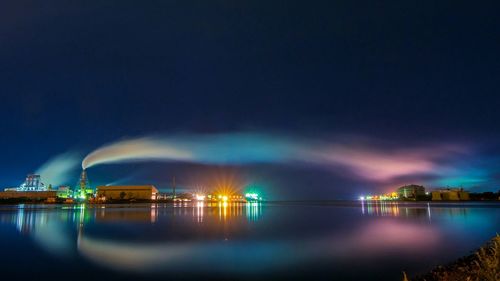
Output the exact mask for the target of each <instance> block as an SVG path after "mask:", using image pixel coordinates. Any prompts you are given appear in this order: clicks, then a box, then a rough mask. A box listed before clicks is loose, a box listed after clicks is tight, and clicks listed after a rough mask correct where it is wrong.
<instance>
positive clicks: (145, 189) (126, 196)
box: [97, 185, 158, 202]
mask: <svg viewBox="0 0 500 281" xmlns="http://www.w3.org/2000/svg"><path fill="white" fill-rule="evenodd" d="M157 195H158V189H156V187H154V186H153V185H115V186H98V187H97V200H98V201H101V202H106V201H110V200H156V199H157Z"/></svg>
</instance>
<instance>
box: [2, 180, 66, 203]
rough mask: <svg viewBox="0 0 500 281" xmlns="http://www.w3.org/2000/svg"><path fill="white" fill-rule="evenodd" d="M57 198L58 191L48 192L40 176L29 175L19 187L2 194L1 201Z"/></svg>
mask: <svg viewBox="0 0 500 281" xmlns="http://www.w3.org/2000/svg"><path fill="white" fill-rule="evenodd" d="M56 197H57V191H55V190H48V188H47V187H46V186H45V184H44V183H43V182H42V181H41V179H40V175H36V174H28V175H27V176H26V179H25V181H24V182H23V183H22V184H21V185H19V187H13V188H6V189H5V191H3V192H0V199H28V200H47V199H49V198H51V199H54V198H56Z"/></svg>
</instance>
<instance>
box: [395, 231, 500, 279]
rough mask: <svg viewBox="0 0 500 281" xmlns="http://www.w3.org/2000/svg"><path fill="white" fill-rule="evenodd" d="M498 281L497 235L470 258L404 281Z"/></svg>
mask: <svg viewBox="0 0 500 281" xmlns="http://www.w3.org/2000/svg"><path fill="white" fill-rule="evenodd" d="M452 280H453V281H498V280H500V235H498V234H497V235H496V236H495V237H493V238H492V239H491V240H489V241H488V242H486V243H485V244H484V245H483V246H482V247H480V248H479V249H477V250H476V251H474V252H473V253H472V254H470V255H468V256H464V257H461V258H459V259H457V260H456V261H454V262H451V263H450V264H447V265H444V266H437V267H435V268H434V269H432V270H431V271H430V272H428V273H425V274H423V275H417V276H415V277H413V278H408V277H407V275H406V273H405V272H403V281H452Z"/></svg>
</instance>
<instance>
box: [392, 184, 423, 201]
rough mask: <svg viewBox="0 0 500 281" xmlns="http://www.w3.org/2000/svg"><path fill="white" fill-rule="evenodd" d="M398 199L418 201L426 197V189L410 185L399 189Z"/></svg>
mask: <svg viewBox="0 0 500 281" xmlns="http://www.w3.org/2000/svg"><path fill="white" fill-rule="evenodd" d="M397 194H398V197H399V198H400V199H403V200H405V199H409V200H418V199H419V198H421V197H422V196H425V187H423V186H421V185H416V184H409V185H405V186H402V187H400V188H398V190H397Z"/></svg>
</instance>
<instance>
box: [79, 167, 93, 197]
mask: <svg viewBox="0 0 500 281" xmlns="http://www.w3.org/2000/svg"><path fill="white" fill-rule="evenodd" d="M89 194H90V195H92V187H90V183H89V179H88V177H87V171H86V170H85V169H83V170H82V173H81V174H80V179H79V180H78V183H77V184H76V188H75V197H77V198H80V199H85V198H87V196H88V195H89Z"/></svg>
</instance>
